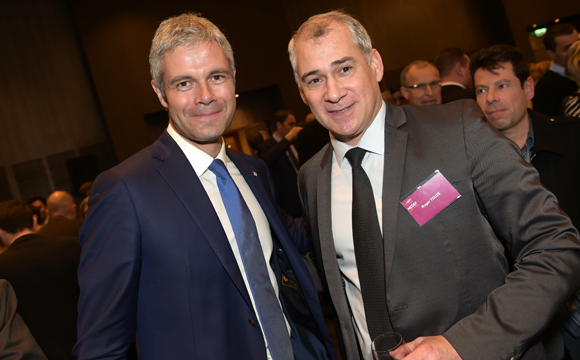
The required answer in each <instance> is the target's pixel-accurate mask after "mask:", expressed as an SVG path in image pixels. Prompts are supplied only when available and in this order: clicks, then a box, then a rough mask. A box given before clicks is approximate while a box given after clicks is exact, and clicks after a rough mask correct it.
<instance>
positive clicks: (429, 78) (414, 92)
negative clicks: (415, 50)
mask: <svg viewBox="0 0 580 360" xmlns="http://www.w3.org/2000/svg"><path fill="white" fill-rule="evenodd" d="M401 94H403V96H404V97H405V98H406V99H407V100H409V104H411V105H433V104H441V76H439V70H437V68H436V67H435V65H433V64H432V63H430V62H428V61H425V60H416V61H413V62H412V63H410V64H409V65H407V66H406V67H405V68H404V69H403V71H402V72H401Z"/></svg>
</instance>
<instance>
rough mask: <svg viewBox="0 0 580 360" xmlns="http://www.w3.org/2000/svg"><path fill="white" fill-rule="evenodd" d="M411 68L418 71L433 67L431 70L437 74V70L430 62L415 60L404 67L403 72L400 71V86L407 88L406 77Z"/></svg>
mask: <svg viewBox="0 0 580 360" xmlns="http://www.w3.org/2000/svg"><path fill="white" fill-rule="evenodd" d="M413 66H415V67H418V68H419V69H423V68H426V67H427V66H433V68H434V69H435V70H436V71H437V74H439V70H437V67H436V66H435V64H433V63H432V62H429V61H427V60H415V61H413V62H412V63H410V64H409V65H407V66H405V68H404V69H403V71H401V79H400V80H401V86H409V84H408V83H407V82H408V81H407V75H408V74H409V71H410V70H411V68H412V67H413Z"/></svg>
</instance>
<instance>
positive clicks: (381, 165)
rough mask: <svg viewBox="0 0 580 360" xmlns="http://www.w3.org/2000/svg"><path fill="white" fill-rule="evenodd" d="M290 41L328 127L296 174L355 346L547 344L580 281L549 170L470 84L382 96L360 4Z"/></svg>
mask: <svg viewBox="0 0 580 360" xmlns="http://www.w3.org/2000/svg"><path fill="white" fill-rule="evenodd" d="M288 49H289V53H290V61H291V63H292V66H293V68H294V74H295V77H296V81H297V83H298V87H299V90H300V95H301V96H302V99H303V100H304V102H305V103H306V104H308V105H309V106H310V109H311V111H312V113H313V114H314V115H315V116H316V119H317V120H318V121H320V123H321V124H323V125H324V126H325V127H326V128H328V129H329V130H330V133H331V142H330V144H329V145H328V146H326V147H325V148H323V149H322V150H321V151H320V152H319V153H318V154H317V155H315V156H314V157H313V158H312V159H311V160H310V161H309V162H308V163H306V164H305V165H304V166H303V167H302V168H301V171H300V174H299V180H298V181H299V190H300V193H301V198H302V202H303V206H304V217H305V219H306V220H307V222H308V223H309V227H310V232H311V239H312V242H313V246H312V249H313V252H314V256H315V259H316V261H317V266H318V269H319V271H320V273H321V274H322V275H323V276H322V280H323V284H324V286H325V289H326V290H327V291H328V292H329V295H330V298H331V300H332V304H333V306H334V309H335V310H336V320H337V330H338V331H337V332H338V336H339V342H340V345H341V352H342V355H343V358H346V359H349V360H351V359H361V358H362V359H371V339H372V338H374V337H375V336H376V335H378V334H379V333H381V332H386V331H396V332H399V333H400V334H402V336H403V338H404V339H405V340H406V341H407V347H408V348H409V350H410V351H411V354H409V355H408V356H407V357H405V359H406V360H415V359H460V358H463V359H509V358H513V359H519V358H524V359H543V358H545V354H544V350H543V348H542V347H541V344H540V343H539V342H538V341H537V338H538V336H539V335H540V334H541V332H542V331H543V329H544V328H545V327H546V325H547V324H548V323H549V321H550V320H551V318H552V317H553V316H554V315H555V314H556V312H557V311H558V310H559V309H560V308H561V306H562V305H563V304H564V302H565V301H566V300H567V299H568V298H569V297H570V296H571V295H572V294H573V292H574V290H575V289H576V288H578V286H579V285H580V271H579V270H580V261H579V260H580V252H579V250H580V239H579V238H578V232H577V231H576V229H575V228H574V227H573V226H572V224H571V222H570V219H569V218H568V217H567V216H565V215H564V214H562V213H561V212H560V211H559V209H558V203H557V201H556V198H555V197H554V195H552V194H551V193H549V192H548V191H547V190H545V189H544V188H543V187H542V186H541V185H540V181H539V178H538V174H537V172H536V170H535V169H534V168H533V167H532V166H530V165H528V164H527V163H526V162H525V161H524V160H523V159H522V157H521V155H520V154H519V152H518V150H517V149H516V147H515V146H514V145H513V144H512V143H511V142H510V141H509V140H507V139H506V138H504V137H503V136H502V135H501V134H499V133H498V132H497V131H496V130H495V129H493V128H492V127H491V126H490V125H489V124H488V123H487V122H486V121H485V117H484V115H483V114H482V112H481V111H480V109H479V108H478V107H477V105H476V103H475V102H473V101H471V100H460V101H457V102H455V103H452V104H448V105H436V106H422V107H413V106H411V107H408V106H402V107H395V106H391V105H390V104H387V103H384V102H383V101H382V99H381V93H380V89H379V86H378V82H379V81H380V80H381V79H382V76H383V63H382V59H381V56H380V54H379V53H378V51H377V50H376V49H373V48H372V45H371V40H370V38H369V36H368V34H367V32H366V30H365V29H364V27H362V25H361V24H360V23H359V22H358V21H357V20H355V19H354V18H352V17H350V16H349V15H346V14H344V13H341V12H330V13H326V14H322V15H317V16H313V17H311V18H310V19H309V20H308V21H307V22H306V23H304V24H303V25H302V26H301V27H300V28H299V29H298V31H297V32H296V34H295V35H294V37H293V38H292V40H291V41H290V44H289V45H288ZM353 148H354V149H353ZM357 149H358V150H357ZM361 149H362V150H361ZM351 154H354V155H352V156H351ZM360 154H363V155H362V156H364V158H363V159H362V163H361V156H359V155H360ZM351 163H352V164H354V165H351ZM361 173H362V175H361ZM365 177H366V182H365V181H361V179H363V178H365ZM353 183H354V185H353ZM369 189H372V191H371V194H370V196H372V198H370V199H371V200H370V201H367V202H366V203H365V205H363V206H362V212H363V214H362V216H361V214H360V213H361V205H360V200H359V199H358V198H359V197H362V196H361V194H363V195H364V196H367V195H368V192H369V191H370V190H369ZM353 192H354V193H355V195H354V196H353V194H352V193H353ZM357 194H358V195H357ZM373 200H374V201H373ZM373 203H374V204H373ZM355 205H356V206H355ZM365 206H366V207H365ZM365 210H366V211H365ZM373 219H374V222H375V224H372V221H370V220H373ZM361 222H365V226H363V229H362V230H363V231H362V232H361V229H360V228H361V226H360V223H361ZM375 228H376V230H377V231H378V237H379V241H378V242H373V239H371V238H373V235H372V234H371V233H373V232H374V231H375V230H374V229H375ZM365 230H368V231H367V233H369V234H370V235H369V234H365ZM361 239H362V240H361ZM359 249H361V250H360V251H359ZM369 249H371V250H369ZM506 253H508V254H509V255H511V257H513V259H514V260H515V262H516V264H515V265H514V266H513V268H512V267H511V265H512V264H511V262H510V261H509V260H508V259H507V258H506ZM369 254H370V255H369ZM373 254H378V257H379V260H380V261H379V262H378V263H377V262H376V261H375V260H376V258H375V257H373V256H372V255H373ZM369 263H372V264H373V265H372V266H375V267H376V268H377V269H378V270H377V271H375V272H374V273H373V271H372V267H369V265H368V264H369ZM377 273H378V274H377ZM377 275H378V276H377ZM369 279H371V280H369ZM377 279H378V280H377ZM369 284H370V285H369ZM377 289H379V290H377ZM377 294H378V295H377ZM363 299H364V301H363ZM368 299H371V301H367V300H368ZM369 314H373V315H372V316H370V315H369ZM385 316H386V317H385ZM377 318H382V319H384V320H381V321H378V322H377V321H376V319H377ZM383 328H384V329H386V330H383Z"/></svg>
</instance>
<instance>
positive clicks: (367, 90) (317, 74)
mask: <svg viewBox="0 0 580 360" xmlns="http://www.w3.org/2000/svg"><path fill="white" fill-rule="evenodd" d="M296 70H297V73H298V76H299V79H300V84H299V88H300V95H301V96H302V100H304V102H305V103H306V104H307V105H308V106H310V110H311V111H312V113H313V114H314V116H315V117H316V119H317V120H318V121H319V122H320V123H321V124H322V125H323V126H324V127H325V128H327V129H328V130H329V131H330V132H331V133H332V134H333V135H334V136H335V137H336V138H337V139H338V140H340V141H342V142H344V143H347V144H349V145H356V144H357V143H358V141H359V140H360V138H361V136H362V135H363V134H364V132H365V131H366V129H367V128H368V127H369V126H370V124H371V123H372V122H373V120H374V118H375V116H376V115H377V114H378V112H379V110H380V109H381V106H382V97H381V91H380V89H379V85H378V82H379V81H381V79H382V77H383V62H382V59H381V56H380V55H379V53H378V52H377V51H376V50H375V49H373V50H372V53H371V62H370V64H368V63H367V61H366V59H365V56H364V54H363V52H362V51H361V50H360V48H358V47H357V46H356V45H355V44H354V42H353V38H352V35H351V33H350V32H349V31H348V29H347V28H346V27H345V26H344V25H341V24H338V23H334V24H332V25H331V28H330V30H329V32H328V33H327V34H326V35H323V36H322V37H319V38H315V39H302V38H299V39H298V41H297V43H296Z"/></svg>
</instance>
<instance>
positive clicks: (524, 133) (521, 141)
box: [502, 112, 530, 149]
mask: <svg viewBox="0 0 580 360" xmlns="http://www.w3.org/2000/svg"><path fill="white" fill-rule="evenodd" d="M529 132H530V118H529V116H528V113H527V112H526V115H525V118H524V119H523V120H522V121H520V122H519V124H517V125H516V126H514V127H513V128H511V129H507V130H504V131H502V134H504V136H505V137H507V138H508V139H510V140H511V141H513V142H515V143H516V145H517V146H518V147H519V148H520V149H521V148H523V147H524V145H526V141H527V140H528V133H529Z"/></svg>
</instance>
